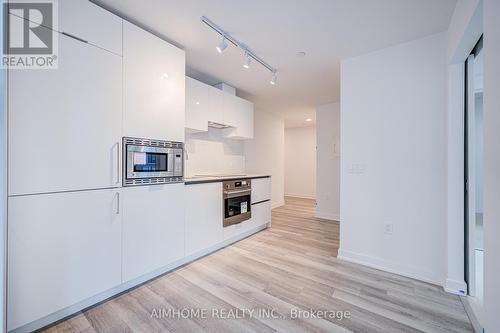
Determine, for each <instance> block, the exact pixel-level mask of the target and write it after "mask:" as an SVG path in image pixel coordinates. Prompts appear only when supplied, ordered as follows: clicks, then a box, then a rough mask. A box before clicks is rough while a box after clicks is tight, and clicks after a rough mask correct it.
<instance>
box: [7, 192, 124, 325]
mask: <svg viewBox="0 0 500 333" xmlns="http://www.w3.org/2000/svg"><path fill="white" fill-rule="evenodd" d="M120 191H121V189H106V190H94V191H77V192H65V193H55V194H42V195H29V196H20V197H11V198H9V202H8V219H9V228H8V239H9V243H8V263H9V266H8V287H9V288H8V297H7V299H8V304H7V323H8V329H9V330H11V329H14V328H17V327H19V326H21V325H24V324H27V323H29V322H31V321H34V320H37V319H40V318H42V317H44V316H46V315H48V314H50V313H52V312H55V311H57V310H60V309H62V308H65V307H68V306H70V305H72V304H74V303H77V302H80V301H82V300H84V299H86V298H88V297H91V296H93V295H96V294H98V293H101V292H104V291H105V290H107V289H109V288H111V287H114V286H116V285H118V284H120V283H121V228H122V225H121V224H122V222H121V211H120V209H121V207H120V206H121V205H120V202H119V201H120V194H119V193H120Z"/></svg>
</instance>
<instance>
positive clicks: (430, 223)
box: [339, 34, 447, 284]
mask: <svg viewBox="0 0 500 333" xmlns="http://www.w3.org/2000/svg"><path fill="white" fill-rule="evenodd" d="M341 84H342V89H341V135H342V138H341V140H342V142H341V144H342V150H341V153H342V159H341V169H342V170H341V209H340V212H341V224H340V226H341V227H340V228H341V230H340V252H339V253H340V257H341V258H342V259H347V260H351V261H355V262H359V263H362V264H366V265H370V266H375V267H379V268H381V269H384V270H387V271H393V272H396V273H399V274H402V275H407V276H411V277H415V278H417V279H421V280H424V281H429V282H433V283H438V284H442V283H443V279H444V275H445V254H446V242H445V240H446V234H445V232H446V189H447V188H446V149H447V139H446V138H447V137H446V128H447V123H446V111H447V109H446V106H447V66H446V35H445V34H437V35H433V36H429V37H426V38H422V39H419V40H415V41H411V42H408V43H404V44H400V45H397V46H394V47H390V48H387V49H383V50H380V51H376V52H373V53H370V54H367V55H363V56H360V57H356V58H352V59H348V60H345V61H343V62H342V64H341ZM386 224H391V225H392V234H387V233H385V227H386Z"/></svg>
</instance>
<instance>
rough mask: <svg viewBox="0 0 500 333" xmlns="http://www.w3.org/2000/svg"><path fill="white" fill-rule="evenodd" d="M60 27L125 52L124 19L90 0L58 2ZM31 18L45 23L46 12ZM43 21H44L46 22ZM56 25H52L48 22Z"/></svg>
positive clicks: (98, 44)
mask: <svg viewBox="0 0 500 333" xmlns="http://www.w3.org/2000/svg"><path fill="white" fill-rule="evenodd" d="M58 12H59V15H58V18H59V21H58V26H57V31H59V32H61V33H64V34H67V35H70V36H73V37H76V38H78V39H80V40H81V41H84V42H87V43H89V44H92V45H95V46H98V47H100V48H103V49H105V50H108V51H111V52H113V53H116V54H118V55H121V54H122V19H121V18H120V17H118V16H116V15H114V14H112V13H110V12H108V11H107V10H105V9H103V8H101V7H99V6H97V5H95V4H93V3H92V2H90V1H89V0H71V1H68V0H65V1H59V2H58ZM30 20H31V21H33V22H35V23H38V24H42V21H41V20H42V16H38V15H31V16H30ZM42 25H43V24H42ZM45 27H47V28H50V29H54V27H52V26H45Z"/></svg>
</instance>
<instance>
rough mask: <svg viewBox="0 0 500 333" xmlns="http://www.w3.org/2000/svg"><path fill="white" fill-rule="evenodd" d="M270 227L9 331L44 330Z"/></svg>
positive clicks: (260, 227)
mask: <svg viewBox="0 0 500 333" xmlns="http://www.w3.org/2000/svg"><path fill="white" fill-rule="evenodd" d="M270 226H271V224H270V223H267V224H264V225H261V226H258V227H256V228H254V229H252V230H248V231H246V232H243V233H241V234H239V235H236V236H234V237H232V238H230V239H227V240H225V241H223V242H221V243H219V244H216V245H213V246H211V247H209V248H206V249H204V250H201V251H199V252H196V253H194V254H192V255H189V256H187V257H184V258H182V259H179V260H177V261H175V262H173V263H171V264H169V265H167V266H165V267H162V268H159V269H157V270H155V271H153V272H150V273H147V274H145V275H143V276H140V277H138V278H136V279H134V280H131V281H127V282H125V283H122V284H120V285H118V286H116V287H114V288H111V289H109V290H107V291H104V292H102V293H100V294H98V295H95V296H92V297H90V298H87V299H85V300H83V301H81V302H78V303H76V304H73V305H71V306H69V307H67V308H64V309H61V310H59V311H56V312H54V313H52V314H50V315H48V316H45V317H43V318H40V319H38V320H35V321H33V322H31V323H28V324H26V325H23V326H21V327H18V328H15V329H12V330H10V331H9V333H27V332H33V331H36V330H38V329H40V328H43V327H45V326H48V325H51V324H53V323H55V322H57V321H59V320H61V319H64V318H66V317H70V316H72V315H74V314H76V313H77V312H79V311H82V310H84V309H86V308H89V307H91V306H93V305H95V304H97V303H100V302H104V301H107V300H108V299H111V298H113V297H115V296H116V295H118V294H121V293H123V292H127V291H128V290H130V289H133V288H136V287H138V286H140V285H141V284H144V283H147V282H149V281H150V280H153V279H156V278H158V277H160V276H162V275H164V274H167V273H169V272H171V271H173V270H174V269H177V268H179V267H181V266H184V265H186V264H189V263H190V262H192V261H195V260H197V259H199V258H201V257H204V256H206V255H208V254H210V253H213V252H215V251H218V250H220V249H222V248H224V247H226V246H228V245H231V244H232V243H235V242H237V241H240V240H242V239H244V238H247V237H249V236H251V235H253V234H254V233H256V232H259V231H261V230H263V229H266V228H268V227H270Z"/></svg>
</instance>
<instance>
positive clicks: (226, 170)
mask: <svg viewBox="0 0 500 333" xmlns="http://www.w3.org/2000/svg"><path fill="white" fill-rule="evenodd" d="M185 147H186V153H187V154H186V166H185V170H186V176H188V177H189V176H194V175H197V174H243V173H245V149H244V142H243V141H239V140H234V139H226V138H224V132H223V130H222V129H215V128H209V129H208V132H205V133H195V134H190V133H186V146H185Z"/></svg>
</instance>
